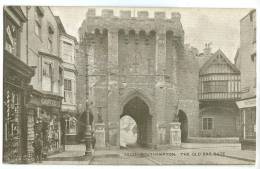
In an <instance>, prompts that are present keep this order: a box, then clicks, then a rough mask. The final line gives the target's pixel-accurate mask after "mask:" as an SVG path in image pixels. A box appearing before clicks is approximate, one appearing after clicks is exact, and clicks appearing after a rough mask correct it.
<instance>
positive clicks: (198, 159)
mask: <svg viewBox="0 0 260 169" xmlns="http://www.w3.org/2000/svg"><path fill="white" fill-rule="evenodd" d="M84 151H85V146H84V145H73V146H66V151H64V152H62V153H59V154H55V155H51V156H48V158H47V160H45V161H43V162H42V164H53V165H55V164H65V165H66V164H72V165H73V164H75V165H76V164H83V165H86V164H90V165H100V164H105V165H129V164H132V165H133V164H134V165H170V164H171V165H172V164H210V165H212V164H241V165H254V164H255V156H256V152H255V151H251V150H241V145H240V144H238V143H237V144H231V143H221V144H216V143H214V144H213V143H208V144H205V143H203V144H201V143H183V144H182V147H181V148H178V149H160V150H158V149H145V148H140V147H131V148H129V149H120V150H119V149H110V150H108V149H105V150H96V151H95V152H94V153H93V156H92V157H85V156H84Z"/></svg>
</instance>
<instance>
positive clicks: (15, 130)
mask: <svg viewBox="0 0 260 169" xmlns="http://www.w3.org/2000/svg"><path fill="white" fill-rule="evenodd" d="M32 76H33V70H32V69H31V68H30V67H29V66H27V65H26V64H24V63H23V62H21V61H20V60H19V59H18V58H17V57H15V56H13V55H12V54H11V53H9V52H7V51H5V52H4V75H3V77H4V79H3V80H4V84H3V85H4V86H3V87H4V88H3V101H4V104H3V162H7V163H24V161H25V159H26V114H27V109H26V104H27V102H28V96H29V94H30V91H31V87H30V86H29V82H30V79H31V77H32Z"/></svg>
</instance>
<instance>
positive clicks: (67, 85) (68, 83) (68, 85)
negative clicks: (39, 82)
mask: <svg viewBox="0 0 260 169" xmlns="http://www.w3.org/2000/svg"><path fill="white" fill-rule="evenodd" d="M64 90H68V91H71V80H68V79H64Z"/></svg>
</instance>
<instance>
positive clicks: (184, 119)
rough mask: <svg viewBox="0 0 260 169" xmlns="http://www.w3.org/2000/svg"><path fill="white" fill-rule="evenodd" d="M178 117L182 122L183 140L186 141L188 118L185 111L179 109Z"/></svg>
mask: <svg viewBox="0 0 260 169" xmlns="http://www.w3.org/2000/svg"><path fill="white" fill-rule="evenodd" d="M178 119H179V122H180V123H181V126H180V128H181V142H186V141H187V139H188V118H187V115H186V113H185V112H184V111H182V110H179V112H178Z"/></svg>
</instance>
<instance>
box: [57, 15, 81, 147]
mask: <svg viewBox="0 0 260 169" xmlns="http://www.w3.org/2000/svg"><path fill="white" fill-rule="evenodd" d="M55 18H56V21H57V23H58V26H59V32H60V36H59V39H60V42H59V44H60V46H59V50H60V51H59V52H60V57H61V58H62V60H63V63H62V68H63V85H62V96H63V99H62V106H61V111H62V116H63V118H62V123H64V124H63V125H64V126H63V127H64V129H65V131H64V133H65V138H64V141H65V144H75V143H76V133H77V118H78V114H77V112H78V111H77V106H76V76H77V69H76V66H75V56H76V52H77V47H78V44H77V39H76V38H75V37H73V36H71V35H69V34H67V33H66V31H65V28H64V26H63V24H62V22H61V20H60V18H59V17H58V16H56V17H55Z"/></svg>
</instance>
